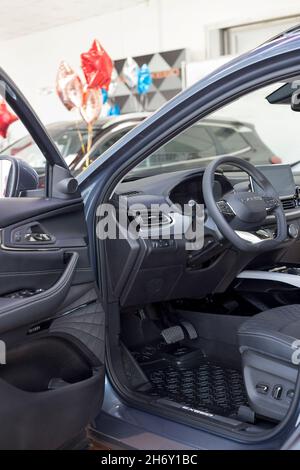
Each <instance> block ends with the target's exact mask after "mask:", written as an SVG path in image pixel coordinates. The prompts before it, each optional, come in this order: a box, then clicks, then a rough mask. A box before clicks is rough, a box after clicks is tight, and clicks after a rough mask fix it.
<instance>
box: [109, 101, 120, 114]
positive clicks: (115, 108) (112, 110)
mask: <svg viewBox="0 0 300 470" xmlns="http://www.w3.org/2000/svg"><path fill="white" fill-rule="evenodd" d="M120 114H121V110H120V106H119V105H118V104H113V105H112V106H111V107H110V108H109V111H108V116H119V115H120Z"/></svg>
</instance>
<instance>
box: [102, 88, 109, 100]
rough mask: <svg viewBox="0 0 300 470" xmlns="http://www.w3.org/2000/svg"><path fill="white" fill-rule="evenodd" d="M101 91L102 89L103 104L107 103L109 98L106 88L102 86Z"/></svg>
mask: <svg viewBox="0 0 300 470" xmlns="http://www.w3.org/2000/svg"><path fill="white" fill-rule="evenodd" d="M101 91H102V101H103V104H105V103H107V100H108V92H107V90H105V88H101Z"/></svg>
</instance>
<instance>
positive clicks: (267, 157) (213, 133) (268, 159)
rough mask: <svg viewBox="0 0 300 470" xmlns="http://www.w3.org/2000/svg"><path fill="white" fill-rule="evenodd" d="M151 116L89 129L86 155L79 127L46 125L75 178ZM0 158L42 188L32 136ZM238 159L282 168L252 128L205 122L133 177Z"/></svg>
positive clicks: (119, 119)
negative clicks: (25, 166)
mask: <svg viewBox="0 0 300 470" xmlns="http://www.w3.org/2000/svg"><path fill="white" fill-rule="evenodd" d="M148 116H149V113H136V114H126V115H123V116H117V117H108V118H103V119H101V120H100V121H98V122H97V123H96V125H95V126H94V128H93V146H92V148H91V150H90V152H88V153H87V152H86V148H87V140H88V133H87V128H86V126H85V125H84V124H83V123H81V124H78V123H76V124H75V123H70V122H58V123H55V124H50V125H48V126H47V131H48V133H49V135H50V136H51V137H52V139H53V140H54V142H55V144H56V145H57V147H58V149H59V150H60V152H61V154H62V156H63V157H64V159H65V160H66V162H67V163H68V165H69V168H70V170H71V171H72V174H73V175H74V176H78V175H80V174H81V173H82V172H83V171H84V170H85V169H86V168H87V166H88V165H90V164H91V163H92V162H93V161H94V160H95V159H96V158H100V157H101V155H102V154H103V153H104V152H105V151H106V150H107V149H108V148H109V147H110V146H111V145H113V144H114V143H115V142H117V141H118V140H119V139H120V138H121V137H123V136H124V135H125V134H126V133H127V132H129V131H130V130H131V129H133V128H134V127H135V126H136V125H137V124H139V123H140V122H142V121H143V120H144V119H146V117H148ZM0 155H10V156H17V157H18V158H22V159H24V160H26V161H27V162H28V163H29V164H30V165H31V166H32V167H33V168H35V169H36V171H37V172H38V174H39V175H40V177H41V184H43V175H44V157H43V155H42V154H41V152H40V151H39V148H38V147H37V145H36V144H35V143H34V142H33V140H32V139H31V138H30V137H24V138H22V139H19V140H18V141H17V142H15V143H13V144H11V145H10V146H9V147H7V148H6V149H4V150H3V151H2V152H1V153H0ZM222 155H223V156H225V155H232V156H239V157H240V158H243V159H245V160H247V161H250V162H252V163H254V164H264V163H280V162H281V159H280V158H279V157H277V156H275V155H274V154H273V152H272V151H271V150H270V149H269V148H268V147H267V145H265V144H264V142H263V141H262V140H261V138H260V137H259V135H258V134H257V132H256V130H255V127H254V126H253V125H252V124H247V123H242V122H237V121H232V120H229V119H227V120H226V119H203V121H201V123H197V124H195V125H194V126H192V127H191V128H190V129H188V130H187V131H185V132H184V133H183V134H181V135H179V136H178V137H177V138H176V139H175V140H174V141H173V142H171V143H169V144H167V145H165V146H163V147H162V149H160V150H158V151H157V152H155V153H154V154H153V155H151V156H150V157H149V158H147V159H146V160H145V161H143V162H142V163H140V165H138V166H137V167H136V168H135V169H134V170H133V173H132V175H131V176H134V175H136V176H137V175H141V174H143V173H145V172H146V173H147V174H148V175H150V173H151V172H157V171H158V169H159V168H160V171H166V170H167V171H172V169H175V170H177V169H178V165H179V164H180V165H181V167H182V168H183V169H184V168H186V169H187V168H192V167H193V166H194V165H195V164H196V163H198V164H199V165H201V166H203V165H207V164H208V163H209V162H210V161H211V160H213V159H214V158H216V156H222Z"/></svg>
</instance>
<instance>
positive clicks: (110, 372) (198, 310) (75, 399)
mask: <svg viewBox="0 0 300 470" xmlns="http://www.w3.org/2000/svg"><path fill="white" fill-rule="evenodd" d="M299 73H300V28H297V29H293V30H292V31H290V32H287V33H285V34H284V35H282V36H279V37H278V38H275V39H273V40H272V41H271V42H268V43H266V44H264V45H263V46H260V47H259V48H257V49H255V50H253V51H251V52H249V53H248V54H244V55H243V56H241V57H240V58H237V59H235V60H233V61H232V62H230V63H229V64H225V65H224V66H223V67H222V68H220V69H218V70H217V71H216V72H214V73H212V74H211V75H209V76H208V77H206V78H204V79H202V80H200V81H199V82H198V83H196V84H195V85H194V86H193V87H191V88H189V89H187V90H185V91H184V92H182V93H180V94H179V95H177V96H176V97H175V98H173V99H172V100H171V101H170V102H168V103H167V104H166V105H164V106H163V107H162V108H160V109H159V110H158V111H157V112H156V113H154V114H152V115H151V116H149V117H148V118H147V119H145V120H143V121H142V122H141V123H140V124H139V125H138V126H136V127H134V128H133V129H132V130H130V131H129V132H128V133H126V134H125V135H123V136H122V137H121V138H120V139H119V140H117V142H115V144H114V145H112V146H109V148H108V149H107V150H106V151H105V152H104V153H103V154H101V158H96V159H95V160H94V161H93V162H92V163H91V164H90V165H89V166H88V168H87V169H86V170H85V171H83V172H82V173H80V175H79V176H78V178H74V175H73V174H72V172H71V170H70V168H69V166H68V164H67V162H66V160H65V159H64V158H63V157H62V155H61V154H60V152H59V150H58V147H57V145H55V143H54V141H53V140H52V139H51V138H49V136H48V134H47V132H46V131H45V128H44V127H43V126H42V124H41V123H40V121H39V120H38V119H37V117H36V115H35V114H34V112H33V110H32V109H31V107H30V105H29V103H28V102H27V101H26V100H25V99H24V98H23V96H22V94H21V93H20V91H19V90H18V88H17V87H16V85H15V84H14V82H13V81H12V80H11V79H10V78H9V77H8V76H7V75H6V74H5V72H4V71H3V70H1V69H0V78H1V81H2V85H6V86H2V87H1V89H2V90H6V94H5V99H6V100H7V102H8V104H9V105H10V106H11V107H12V108H13V111H14V112H15V113H16V114H17V115H18V116H20V118H21V120H22V121H23V124H24V125H25V126H26V127H27V129H28V132H30V134H31V136H32V139H33V140H34V142H35V144H36V145H37V146H38V147H39V149H40V151H41V153H42V155H44V158H45V160H46V165H45V187H44V188H41V187H39V181H38V177H37V173H36V171H35V169H34V168H33V167H31V166H30V165H29V164H28V162H26V161H24V160H23V159H19V158H18V156H17V155H14V156H10V155H2V156H1V157H0V166H2V165H5V172H6V173H5V178H4V179H3V185H4V187H3V188H1V191H3V193H4V195H5V197H3V198H0V226H1V246H0V280H1V281H0V337H1V342H0V362H1V363H2V365H1V368H0V396H1V398H2V399H1V400H0V419H1V428H0V447H1V448H3V449H57V448H73V449H74V448H77V449H78V448H84V447H85V446H86V444H87V435H86V429H87V428H89V436H92V437H93V439H94V440H95V441H96V442H98V443H99V442H100V443H101V445H102V446H103V445H104V446H107V447H109V448H111V447H113V448H119V449H128V448H134V449H158V448H159V449H183V450H187V449H190V450H195V449H200V448H201V449H287V448H289V449H296V448H299V446H300V445H299V442H300V428H299V419H300V388H299V386H298V385H299V380H300V379H299V349H300V348H299V337H300V304H299V303H298V302H299V288H300V282H299V279H300V278H299V272H300V259H299V244H300V237H299V230H300V199H299V192H298V191H297V188H296V185H295V181H294V179H293V175H292V171H291V168H290V166H289V165H263V166H254V165H253V164H252V163H251V162H250V161H247V160H246V159H242V158H240V157H239V156H232V155H228V154H226V155H223V154H221V156H220V155H219V154H217V155H215V156H214V157H215V158H213V159H212V160H211V161H210V163H209V164H208V165H206V163H207V162H204V165H203V166H201V165H200V164H199V158H198V155H197V158H196V159H195V161H194V165H193V167H189V168H184V169H183V166H182V163H181V161H179V162H178V163H177V165H178V166H177V169H175V167H174V166H173V167H172V171H165V170H164V172H163V173H162V172H161V167H160V166H159V167H157V166H156V165H157V161H156V160H155V159H156V156H157V151H159V149H161V148H163V146H169V144H170V147H171V148H173V143H174V142H177V138H178V136H182V135H183V134H182V132H186V135H188V136H189V139H190V136H191V134H190V133H189V132H187V129H191V126H194V125H195V122H197V121H198V122H199V123H200V124H199V125H200V126H201V123H202V122H203V121H202V120H203V119H205V120H206V119H211V116H210V117H209V118H208V116H209V115H211V113H213V112H215V111H216V110H217V109H221V108H222V107H223V106H224V103H225V102H226V103H227V105H229V104H230V103H231V102H233V101H234V100H236V99H237V97H238V96H239V99H241V100H242V99H243V98H244V97H245V96H246V95H247V94H248V93H250V92H254V93H255V91H254V90H259V91H262V90H263V91H264V88H265V87H266V86H269V85H270V83H272V84H273V85H275V84H276V87H278V86H282V83H285V82H288V81H291V80H293V78H294V77H299ZM260 96H261V95H260ZM264 97H265V95H264V96H263V98H261V99H262V100H263V101H264V103H265V104H266V105H267V106H270V107H271V108H269V109H274V106H277V105H276V104H271V103H270V102H269V103H268V104H267V103H266V102H265V100H264ZM288 103H289V100H288V99H287V100H286V104H285V105H280V106H281V107H280V108H278V109H283V108H282V106H289V104H288ZM284 109H286V110H287V109H288V108H284ZM290 113H294V111H293V110H292V109H291V110H290ZM293 116H295V119H297V114H296V113H295V114H293ZM260 118H263V116H260ZM205 123H206V124H207V121H205ZM278 123H279V124H278ZM277 124H278V125H279V126H280V120H277ZM282 125H284V123H283V124H282ZM193 129H198V128H197V127H194V128H193ZM201 130H203V129H201ZM205 130H206V127H205ZM272 130H273V128H272ZM273 132H275V131H273ZM233 135H234V136H236V133H235V130H234V134H233ZM238 135H239V137H244V133H243V136H240V134H238ZM279 135H280V137H281V138H282V139H283V142H285V132H280V133H279ZM174 139H175V140H174ZM189 142H190V140H189ZM171 144H172V145H171ZM297 144H298V141H297V135H296V136H295V141H294V142H292V143H291V142H289V141H287V142H286V145H297ZM176 145H177V143H176ZM176 154H177V147H176ZM151 155H155V157H152V158H154V160H155V165H153V168H152V169H151V172H150V173H148V174H146V173H141V174H139V175H138V174H137V173H135V177H134V178H132V177H130V176H129V175H130V174H131V175H132V172H133V171H134V170H133V169H134V168H136V167H137V166H138V165H140V164H141V163H142V161H144V160H145V159H146V158H151ZM183 156H185V151H183ZM209 158H210V157H209ZM7 165H9V166H10V169H9V171H8V172H7ZM172 165H174V162H173V161H172ZM33 166H34V165H33ZM233 167H234V168H235V167H237V168H238V169H239V171H240V172H242V173H243V175H244V176H243V178H242V180H241V181H239V183H238V184H236V182H235V180H234V179H232V178H231V171H228V168H229V169H230V170H231V169H232V168H233ZM140 168H141V167H140ZM0 170H1V168H0ZM0 174H1V171H0ZM124 198H125V200H126V204H124ZM186 206H187V211H185V209H184V208H185V207H186ZM198 208H200V213H198V212H197V210H198ZM116 221H117V222H118V223H116ZM199 224H200V225H199ZM116 229H118V230H116ZM149 229H151V230H150V233H149ZM287 260H289V261H287ZM141 458H143V457H141ZM155 462H157V460H156V461H155Z"/></svg>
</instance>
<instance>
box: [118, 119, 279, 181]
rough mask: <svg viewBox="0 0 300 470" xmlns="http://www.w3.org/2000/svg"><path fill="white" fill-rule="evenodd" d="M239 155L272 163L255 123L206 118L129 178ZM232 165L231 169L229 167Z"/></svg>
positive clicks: (152, 156)
mask: <svg viewBox="0 0 300 470" xmlns="http://www.w3.org/2000/svg"><path fill="white" fill-rule="evenodd" d="M226 155H229V156H238V157H240V158H243V159H245V160H247V161H251V163H254V164H256V163H271V159H272V157H273V153H272V152H271V150H270V149H269V148H268V147H267V146H266V145H265V144H264V143H263V142H262V141H261V139H260V138H259V136H258V134H257V132H256V131H255V128H254V126H252V125H249V124H246V123H242V122H235V121H233V120H232V121H229V120H213V119H209V120H208V119H207V120H203V121H201V122H199V123H197V124H195V125H193V126H192V127H190V128H189V129H187V130H185V131H184V132H183V133H182V134H180V135H178V136H177V137H176V138H175V139H173V140H171V141H170V142H168V143H167V144H165V145H163V146H162V147H161V148H160V149H159V150H157V151H156V152H154V153H153V154H152V155H150V156H149V157H148V158H146V159H145V160H144V161H143V162H142V163H140V164H139V165H137V166H136V167H135V168H134V169H133V170H132V171H130V173H128V175H127V177H126V179H127V180H129V179H135V178H138V177H143V176H150V175H151V174H157V173H167V172H170V171H177V170H185V169H193V168H197V167H205V166H207V165H208V164H209V163H210V161H212V160H214V159H215V158H216V157H221V156H226ZM229 169H230V170H233V168H232V167H231V168H228V170H229Z"/></svg>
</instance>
